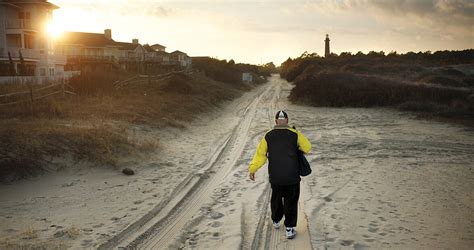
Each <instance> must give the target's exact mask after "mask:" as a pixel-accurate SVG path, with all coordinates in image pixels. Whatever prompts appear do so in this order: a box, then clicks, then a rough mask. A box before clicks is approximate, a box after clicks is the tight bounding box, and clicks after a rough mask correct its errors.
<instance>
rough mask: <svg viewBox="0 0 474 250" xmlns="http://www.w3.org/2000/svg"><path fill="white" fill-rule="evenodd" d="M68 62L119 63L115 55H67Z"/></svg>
mask: <svg viewBox="0 0 474 250" xmlns="http://www.w3.org/2000/svg"><path fill="white" fill-rule="evenodd" d="M67 62H68V63H113V64H115V63H117V59H116V58H115V57H113V56H78V55H76V56H67Z"/></svg>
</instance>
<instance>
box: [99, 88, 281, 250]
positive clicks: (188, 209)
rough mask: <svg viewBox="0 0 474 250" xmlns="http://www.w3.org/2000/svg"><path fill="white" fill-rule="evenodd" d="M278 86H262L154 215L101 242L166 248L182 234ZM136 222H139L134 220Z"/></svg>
mask: <svg viewBox="0 0 474 250" xmlns="http://www.w3.org/2000/svg"><path fill="white" fill-rule="evenodd" d="M273 88H274V86H273V85H272V84H270V86H268V87H265V88H262V90H261V92H260V93H259V94H257V96H256V97H255V98H254V99H252V100H251V101H250V103H249V104H248V105H247V106H246V107H245V108H244V111H243V112H242V113H243V115H242V118H241V120H240V122H239V124H238V125H237V126H236V127H235V128H234V130H233V131H232V133H231V135H230V136H229V138H228V139H226V140H225V142H224V143H223V145H221V146H220V147H218V148H217V150H216V152H215V153H214V154H213V155H212V156H211V157H210V159H209V160H208V161H207V162H206V163H204V164H203V166H204V167H203V168H202V170H201V171H199V172H198V173H197V174H196V175H193V176H191V177H190V178H188V179H187V180H185V181H183V183H182V184H180V185H179V190H177V191H176V192H173V195H172V196H171V198H170V199H169V200H167V201H166V204H163V205H162V206H161V207H160V208H158V209H156V211H152V216H150V215H147V216H146V217H143V218H142V219H140V220H139V221H141V223H139V224H138V225H132V226H133V227H132V226H131V227H129V228H127V229H125V230H124V231H123V232H122V233H121V235H120V237H115V238H114V239H112V240H110V241H109V242H106V243H105V244H103V245H101V246H100V248H103V249H106V248H111V247H116V246H118V247H119V248H127V249H128V248H166V247H168V246H170V244H171V243H173V241H175V240H176V239H177V238H178V236H179V235H180V234H181V232H182V229H183V227H184V226H185V225H186V223H187V222H188V221H190V220H192V218H193V217H194V216H195V215H197V214H198V213H199V209H200V208H201V207H202V206H203V205H204V204H206V203H208V202H210V201H211V200H212V199H211V197H210V194H212V191H213V190H214V189H215V188H217V186H218V184H219V182H220V180H222V179H223V178H224V177H225V176H226V175H228V173H229V172H230V171H231V170H232V166H234V165H235V163H236V161H237V160H238V158H239V156H240V155H241V152H242V151H243V150H244V147H245V144H246V141H247V137H246V136H242V135H243V134H244V135H246V134H247V132H248V130H249V128H250V124H251V122H252V119H253V117H254V115H255V112H256V110H257V108H258V105H259V103H260V100H261V99H262V96H265V95H266V94H267V93H268V92H269V91H271V90H272V89H273ZM134 224H135V223H134Z"/></svg>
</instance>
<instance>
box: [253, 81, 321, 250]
mask: <svg viewBox="0 0 474 250" xmlns="http://www.w3.org/2000/svg"><path fill="white" fill-rule="evenodd" d="M277 81H281V83H280V84H278V85H277V88H278V90H276V91H275V95H274V96H273V99H272V101H271V103H270V105H271V108H270V110H269V113H268V116H269V118H268V119H269V120H270V122H271V124H273V122H274V120H273V119H274V118H273V114H274V113H276V111H277V110H276V108H277V106H278V107H286V106H288V105H287V104H286V103H285V102H287V100H286V99H287V95H288V94H289V91H285V90H288V89H289V88H291V86H289V83H287V82H283V80H281V79H277ZM282 85H286V86H282ZM283 91H285V94H286V95H285V96H282V97H283V98H284V99H283V100H282V99H280V98H281V97H280V94H281V93H282V92H283ZM277 102H282V103H280V104H279V105H277ZM267 185H268V186H269V184H267ZM270 195H271V191H270V190H268V191H267V192H266V197H265V203H266V204H265V205H264V206H265V207H268V206H270V204H269V203H270ZM303 204H304V202H303V200H302V197H300V199H299V203H298V221H297V226H296V232H297V234H296V237H295V238H294V239H291V240H289V239H287V238H286V235H285V226H284V225H283V222H284V219H283V220H282V221H281V224H282V225H281V227H280V228H279V229H275V228H274V227H273V224H272V220H271V210H270V209H265V210H264V211H265V212H264V213H262V216H261V217H260V220H259V223H258V225H259V226H257V230H256V232H255V238H254V241H253V242H252V247H251V249H272V250H273V249H298V250H300V249H313V247H312V245H311V238H310V234H309V227H308V217H307V215H306V213H305V210H304V205H303ZM260 230H262V232H260ZM262 236H264V238H263V239H260V238H261V237H262Z"/></svg>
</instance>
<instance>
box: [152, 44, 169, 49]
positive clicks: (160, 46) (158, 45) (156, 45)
mask: <svg viewBox="0 0 474 250" xmlns="http://www.w3.org/2000/svg"><path fill="white" fill-rule="evenodd" d="M151 47H159V48H163V49H164V48H166V46H163V45H161V44H157V43H155V44H153V45H151Z"/></svg>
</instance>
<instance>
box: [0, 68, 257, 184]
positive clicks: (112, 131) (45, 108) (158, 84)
mask: <svg viewBox="0 0 474 250" xmlns="http://www.w3.org/2000/svg"><path fill="white" fill-rule="evenodd" d="M126 77H128V75H126V74H122V73H120V72H113V73H109V74H104V73H92V74H88V75H83V76H79V77H75V78H73V79H72V80H71V81H70V83H69V84H70V85H71V86H72V87H73V88H74V91H75V92H76V94H77V95H75V96H72V95H68V96H66V97H62V96H56V97H53V98H47V99H44V100H41V101H35V102H34V103H31V102H25V103H22V104H19V105H10V106H0V119H1V120H0V123H1V124H0V137H1V138H2V140H1V141H0V181H13V180H16V179H20V178H25V177H29V176H34V175H37V174H40V173H42V172H44V170H45V169H48V168H49V167H50V166H51V165H52V164H53V162H56V161H57V159H58V158H67V157H69V158H70V159H72V160H73V161H74V162H89V163H91V165H94V166H115V165H116V163H117V160H118V158H119V157H127V156H130V155H132V154H138V153H139V152H142V153H143V152H150V151H151V150H155V149H156V148H157V143H156V139H155V138H152V139H150V140H147V139H140V140H138V139H135V138H132V136H130V135H129V133H128V129H129V128H130V126H131V125H132V126H150V127H156V128H159V127H164V126H175V127H184V124H186V123H188V122H189V121H191V120H193V119H194V118H195V117H196V116H197V115H199V114H200V113H203V112H206V111H209V110H210V109H212V108H214V107H216V106H218V105H219V104H220V103H222V102H223V101H226V100H231V99H233V98H235V97H237V96H239V95H240V94H241V92H242V90H244V89H248V86H245V85H242V84H227V83H221V82H216V81H213V80H211V79H208V78H206V77H203V76H200V75H194V76H188V75H184V74H173V75H171V76H170V77H168V78H166V79H161V80H149V79H141V80H137V81H133V82H131V83H129V84H127V85H125V86H123V87H121V88H119V89H117V88H115V87H114V85H113V83H114V82H115V81H116V80H117V79H124V78H126ZM33 87H34V88H39V87H40V86H33ZM28 89H29V86H28V85H4V86H1V87H0V94H1V93H11V92H14V91H18V90H20V91H22V90H28Z"/></svg>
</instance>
